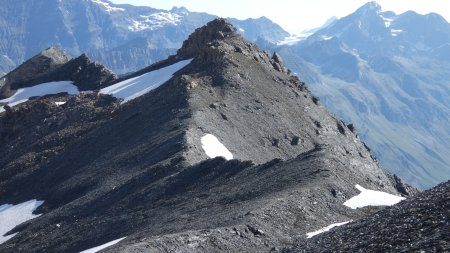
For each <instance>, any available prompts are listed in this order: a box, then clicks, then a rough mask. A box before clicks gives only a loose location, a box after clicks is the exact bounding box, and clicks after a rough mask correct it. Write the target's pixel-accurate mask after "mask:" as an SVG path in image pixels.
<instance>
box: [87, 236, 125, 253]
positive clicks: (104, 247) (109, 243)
mask: <svg viewBox="0 0 450 253" xmlns="http://www.w3.org/2000/svg"><path fill="white" fill-rule="evenodd" d="M125 238H127V237H122V238H120V239H117V240H114V241H110V242H108V243H105V244H102V245H100V246H97V247H94V248H90V249H87V250H83V251H81V252H80V253H95V252H98V251H100V250H102V249H106V248H108V247H109V246H112V245H114V244H117V243H118V242H120V241H122V240H123V239H125Z"/></svg>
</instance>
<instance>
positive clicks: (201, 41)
mask: <svg viewBox="0 0 450 253" xmlns="http://www.w3.org/2000/svg"><path fill="white" fill-rule="evenodd" d="M234 31H235V29H234V28H233V27H232V26H231V25H230V24H229V23H228V22H227V21H226V20H223V19H219V20H215V21H213V22H210V23H208V24H207V25H206V26H204V27H201V28H199V29H198V30H197V31H196V32H195V33H194V34H193V35H192V36H190V38H189V41H188V42H186V43H184V46H183V47H182V48H181V49H180V50H179V54H177V55H175V56H172V57H170V58H169V59H167V60H166V61H162V62H160V63H157V64H155V65H152V66H149V67H148V68H146V69H144V70H142V71H141V72H138V73H145V71H150V70H154V69H158V68H160V67H161V66H165V65H168V64H171V63H173V62H176V61H178V60H180V59H186V58H191V57H192V58H193V60H192V61H191V63H190V64H188V65H187V66H186V67H184V68H183V69H181V70H179V71H178V72H177V73H175V74H174V76H173V78H172V79H170V80H169V81H167V82H166V83H165V84H163V85H162V86H160V87H159V88H157V89H155V90H153V91H151V92H149V93H148V94H146V95H144V96H141V97H139V98H137V99H134V100H132V101H129V102H127V103H125V104H119V103H118V101H117V100H115V99H112V98H111V97H109V96H99V95H98V94H95V93H94V94H89V95H80V96H73V97H70V98H67V99H68V102H67V103H66V104H64V105H62V106H61V107H55V106H53V104H52V103H51V102H52V101H54V100H55V99H60V98H55V97H53V96H50V97H46V98H40V99H37V100H32V101H29V102H27V103H25V104H24V105H20V106H19V107H18V108H12V111H11V112H10V113H11V114H9V116H6V114H0V133H2V134H1V135H0V137H1V139H0V145H1V146H0V162H1V163H0V168H1V169H0V203H20V202H23V201H26V200H29V199H40V200H45V202H44V204H43V205H42V206H41V207H40V208H39V209H38V210H37V211H36V212H37V213H42V214H43V215H42V216H40V217H38V218H36V219H34V220H31V221H29V222H26V223H24V224H22V225H20V226H18V227H16V228H15V229H14V231H12V232H18V234H17V235H16V236H15V237H13V238H12V239H10V240H8V241H7V242H5V243H4V244H1V245H0V251H1V252H21V251H22V252H29V251H35V252H79V251H81V250H85V249H87V248H91V247H94V246H98V245H100V244H103V243H106V242H109V241H111V240H114V239H117V238H121V237H124V236H127V239H125V240H123V241H121V242H120V243H119V244H117V245H115V246H113V247H110V248H108V249H106V250H107V251H109V252H142V251H144V252H161V251H162V252H173V251H179V252H227V251H232V252H267V251H270V250H271V249H276V248H278V249H280V248H282V247H285V246H287V245H289V244H290V243H293V242H294V239H295V238H297V237H298V236H299V235H303V234H305V233H306V232H309V231H313V230H316V229H317V228H320V227H323V226H325V225H328V224H330V223H336V222H342V221H347V220H350V219H353V220H356V219H359V218H362V217H366V216H367V215H368V214H371V213H373V212H374V211H377V210H379V209H380V208H363V209H357V210H352V209H350V208H347V207H346V206H344V205H343V203H344V201H345V200H346V199H348V198H350V197H352V196H354V195H356V194H358V191H357V190H356V189H355V188H354V186H355V184H360V185H363V186H364V187H366V188H368V189H374V190H381V191H385V192H388V193H392V194H397V195H400V194H401V193H400V192H399V191H398V190H397V188H396V185H395V184H394V183H392V181H391V180H390V179H389V177H388V176H387V175H386V174H385V173H384V172H383V171H382V169H381V168H380V167H379V166H378V164H377V162H376V161H375V159H373V158H372V156H371V154H370V152H369V150H368V149H367V148H366V146H365V145H364V143H362V142H361V141H360V140H359V139H358V138H357V137H356V135H355V134H354V133H352V132H351V131H350V130H349V131H347V130H345V129H344V130H345V131H342V130H339V127H338V125H337V122H340V121H339V120H338V119H337V118H336V117H335V116H333V115H332V114H330V113H329V112H327V110H326V109H325V108H324V107H323V106H322V105H321V104H320V103H319V102H318V100H317V99H315V97H314V96H313V95H312V94H311V92H309V90H308V89H307V87H306V85H305V84H304V83H303V82H301V81H300V80H299V79H298V78H297V77H295V76H291V75H289V74H288V73H287V72H286V71H279V70H277V69H276V67H275V66H274V65H273V63H274V62H277V63H278V64H280V63H282V61H281V59H280V58H279V57H273V58H271V57H270V55H269V54H267V53H266V52H263V51H261V50H259V49H258V48H257V47H256V46H255V45H254V44H253V43H250V42H248V41H245V40H244V39H243V38H242V37H241V36H240V35H238V34H236V33H235V32H234ZM222 35H223V36H222ZM131 76H133V75H131ZM34 108H36V109H34ZM32 110H37V111H36V112H34V111H32ZM340 126H341V128H344V126H343V125H342V124H341V125H340ZM1 129H4V130H3V131H1ZM207 134H213V135H214V136H216V137H217V138H218V139H219V140H220V142H221V143H222V144H223V145H224V146H225V147H227V149H228V150H229V151H230V152H231V153H232V154H233V156H234V158H235V159H234V160H229V161H226V160H225V159H223V158H214V159H209V157H208V156H207V155H206V154H205V152H204V150H203V144H202V141H201V140H202V137H204V136H205V135H207ZM74 136H75V137H74ZM8 147H13V148H12V149H11V148H8ZM405 189H406V188H405ZM407 193H408V194H410V193H409V192H407ZM68 238H70V240H68Z"/></svg>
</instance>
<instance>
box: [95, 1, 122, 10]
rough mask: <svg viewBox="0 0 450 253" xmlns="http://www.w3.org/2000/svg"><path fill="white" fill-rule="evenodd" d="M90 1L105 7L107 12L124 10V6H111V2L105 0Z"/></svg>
mask: <svg viewBox="0 0 450 253" xmlns="http://www.w3.org/2000/svg"><path fill="white" fill-rule="evenodd" d="M92 2H93V3H96V4H100V5H102V6H103V7H105V9H106V11H107V12H113V11H125V9H124V8H117V7H114V6H111V3H110V2H107V1H103V0H92Z"/></svg>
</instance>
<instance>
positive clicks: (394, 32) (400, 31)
mask: <svg viewBox="0 0 450 253" xmlns="http://www.w3.org/2000/svg"><path fill="white" fill-rule="evenodd" d="M402 32H403V30H400V29H391V34H392V36H394V37H396V36H398V35H399V34H400V33H402Z"/></svg>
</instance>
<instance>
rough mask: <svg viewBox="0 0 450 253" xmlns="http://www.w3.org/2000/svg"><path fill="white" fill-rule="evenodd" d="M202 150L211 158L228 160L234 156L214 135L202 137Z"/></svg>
mask: <svg viewBox="0 0 450 253" xmlns="http://www.w3.org/2000/svg"><path fill="white" fill-rule="evenodd" d="M201 142H202V148H203V150H204V151H205V154H206V155H207V156H208V157H209V158H214V157H218V156H221V157H223V158H225V159H227V160H231V159H233V154H232V153H231V152H230V151H229V150H228V149H227V148H226V147H225V146H224V145H223V144H222V143H221V142H220V141H219V139H217V137H216V136H214V135H212V134H207V135H205V136H203V137H202V139H201Z"/></svg>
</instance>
